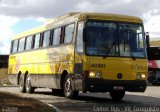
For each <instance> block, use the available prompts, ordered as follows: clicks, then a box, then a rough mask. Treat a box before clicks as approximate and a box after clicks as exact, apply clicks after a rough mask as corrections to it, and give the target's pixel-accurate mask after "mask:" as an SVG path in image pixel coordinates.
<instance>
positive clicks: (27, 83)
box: [25, 75, 35, 93]
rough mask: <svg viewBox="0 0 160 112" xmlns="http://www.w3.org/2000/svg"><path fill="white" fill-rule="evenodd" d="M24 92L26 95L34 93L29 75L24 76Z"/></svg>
mask: <svg viewBox="0 0 160 112" xmlns="http://www.w3.org/2000/svg"><path fill="white" fill-rule="evenodd" d="M25 84H26V85H25V87H26V92H27V93H34V90H35V88H34V87H32V85H31V78H30V76H29V75H27V76H26V82H25Z"/></svg>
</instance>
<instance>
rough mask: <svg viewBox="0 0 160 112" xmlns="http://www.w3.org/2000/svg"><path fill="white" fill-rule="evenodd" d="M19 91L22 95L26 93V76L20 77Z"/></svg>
mask: <svg viewBox="0 0 160 112" xmlns="http://www.w3.org/2000/svg"><path fill="white" fill-rule="evenodd" d="M19 90H20V92H21V93H25V92H26V88H25V79H24V75H20V77H19Z"/></svg>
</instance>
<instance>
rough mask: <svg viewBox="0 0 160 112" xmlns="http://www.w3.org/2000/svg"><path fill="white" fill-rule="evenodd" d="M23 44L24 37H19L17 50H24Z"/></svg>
mask: <svg viewBox="0 0 160 112" xmlns="http://www.w3.org/2000/svg"><path fill="white" fill-rule="evenodd" d="M24 44H25V38H22V39H20V40H19V47H18V52H20V51H23V50H24Z"/></svg>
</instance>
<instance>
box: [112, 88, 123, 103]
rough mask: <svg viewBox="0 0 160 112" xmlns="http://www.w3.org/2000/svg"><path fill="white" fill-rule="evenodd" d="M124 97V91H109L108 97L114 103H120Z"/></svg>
mask: <svg viewBox="0 0 160 112" xmlns="http://www.w3.org/2000/svg"><path fill="white" fill-rule="evenodd" d="M124 95H125V91H120V90H113V91H110V96H111V97H112V99H113V100H115V101H120V100H122V98H123V97H124Z"/></svg>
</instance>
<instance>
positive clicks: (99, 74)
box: [89, 71, 102, 78]
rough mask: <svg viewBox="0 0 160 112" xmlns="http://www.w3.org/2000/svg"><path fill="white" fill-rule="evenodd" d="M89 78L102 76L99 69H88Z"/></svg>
mask: <svg viewBox="0 0 160 112" xmlns="http://www.w3.org/2000/svg"><path fill="white" fill-rule="evenodd" d="M89 78H102V72H100V71H90V72H89Z"/></svg>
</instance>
